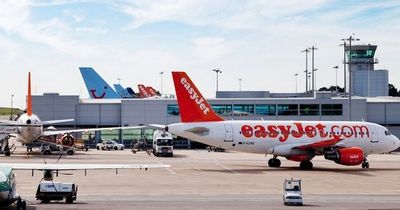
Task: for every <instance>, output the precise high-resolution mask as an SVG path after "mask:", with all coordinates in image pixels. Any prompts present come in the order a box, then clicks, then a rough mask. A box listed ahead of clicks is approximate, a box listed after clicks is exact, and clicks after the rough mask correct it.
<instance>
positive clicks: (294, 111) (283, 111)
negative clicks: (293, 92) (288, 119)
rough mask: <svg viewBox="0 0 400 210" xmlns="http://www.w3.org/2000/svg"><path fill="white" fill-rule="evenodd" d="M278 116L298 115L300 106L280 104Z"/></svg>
mask: <svg viewBox="0 0 400 210" xmlns="http://www.w3.org/2000/svg"><path fill="white" fill-rule="evenodd" d="M277 111H278V115H281V116H288V115H298V111H299V109H298V104H278V105H277Z"/></svg>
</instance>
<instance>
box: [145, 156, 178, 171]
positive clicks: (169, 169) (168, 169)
mask: <svg viewBox="0 0 400 210" xmlns="http://www.w3.org/2000/svg"><path fill="white" fill-rule="evenodd" d="M150 156H151V157H152V158H153V159H154V160H156V161H157V162H158V163H159V164H165V163H163V162H161V161H160V160H159V159H158V158H156V157H154V156H153V155H150ZM165 170H167V171H168V172H169V173H170V174H172V175H176V174H177V173H176V172H175V171H174V170H172V169H171V168H165Z"/></svg>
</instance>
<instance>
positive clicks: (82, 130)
mask: <svg viewBox="0 0 400 210" xmlns="http://www.w3.org/2000/svg"><path fill="white" fill-rule="evenodd" d="M144 127H145V126H126V127H110V128H87V129H75V130H57V131H43V136H53V135H58V134H66V133H81V132H90V131H106V130H109V131H112V130H126V129H140V128H144Z"/></svg>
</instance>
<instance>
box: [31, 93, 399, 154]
mask: <svg viewBox="0 0 400 210" xmlns="http://www.w3.org/2000/svg"><path fill="white" fill-rule="evenodd" d="M221 94H222V95H225V96H226V97H228V96H227V94H228V95H230V96H234V95H237V93H235V92H232V93H230V94H229V93H227V92H225V93H224V92H221V93H217V96H218V95H221ZM257 94H260V93H257ZM239 95H240V94H239ZM247 95H248V94H247ZM332 95H335V94H332V93H330V92H316V93H315V95H314V97H285V98H277V97H278V96H274V98H265V97H264V98H215V99H209V100H208V101H209V103H210V104H211V105H212V107H213V109H214V110H215V111H216V112H217V113H218V114H219V115H220V116H222V117H223V118H225V119H226V120H239V119H241V120H245V119H247V120H308V121H311V120H325V121H331V120H340V121H346V120H348V119H349V103H348V102H349V101H348V98H347V97H345V96H332ZM250 96H251V94H250ZM242 97H244V96H243V95H242ZM32 103H33V111H34V113H36V114H37V115H38V116H39V117H40V118H41V120H53V119H70V118H73V119H75V121H74V122H69V123H65V124H62V125H59V126H58V127H60V126H61V127H63V128H71V127H74V128H83V127H91V128H93V127H109V126H128V125H129V126H134V125H148V124H171V123H176V122H180V117H179V108H178V105H177V101H176V100H175V99H164V98H162V99H80V98H79V96H78V95H71V96H67V95H59V94H56V93H47V94H43V95H37V96H33V98H32ZM351 107H352V111H351V120H353V121H354V120H357V121H362V120H364V121H368V122H373V123H378V124H381V125H383V126H387V127H388V128H389V129H390V131H391V132H392V133H393V134H395V135H396V136H400V112H399V111H398V110H400V98H396V97H387V96H386V97H353V99H352V105H351ZM152 132H153V130H151V129H143V130H136V131H129V130H125V131H103V132H96V133H93V134H89V135H88V134H85V135H83V136H82V138H83V139H89V140H90V141H89V142H88V143H89V144H91V145H94V144H95V143H97V142H98V141H100V140H101V139H115V140H118V141H120V142H123V143H124V144H126V145H127V146H129V145H130V143H131V142H132V140H136V139H140V138H147V139H149V138H151V135H152ZM178 142H179V139H178ZM186 142H187V141H186ZM181 143H182V145H183V146H185V147H186V146H187V147H190V141H189V143H185V140H183V142H181ZM186 144H188V145H186Z"/></svg>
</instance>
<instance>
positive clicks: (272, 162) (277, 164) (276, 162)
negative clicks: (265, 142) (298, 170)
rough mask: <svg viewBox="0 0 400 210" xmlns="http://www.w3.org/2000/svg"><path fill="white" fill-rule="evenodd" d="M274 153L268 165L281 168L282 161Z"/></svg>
mask: <svg viewBox="0 0 400 210" xmlns="http://www.w3.org/2000/svg"><path fill="white" fill-rule="evenodd" d="M277 157H278V156H276V155H274V157H273V158H271V159H269V160H268V166H269V167H271V168H279V167H280V166H281V161H280V160H279V159H278V158H277Z"/></svg>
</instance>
